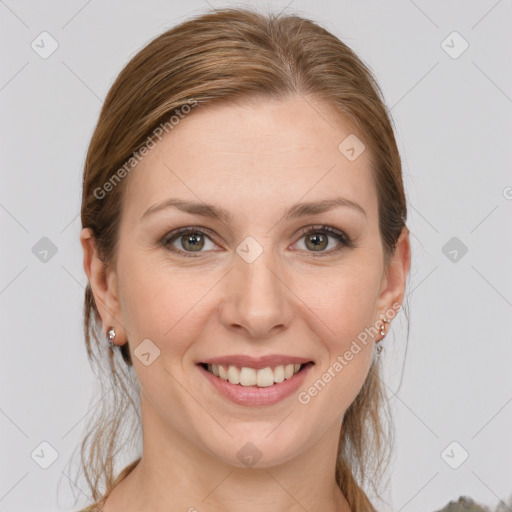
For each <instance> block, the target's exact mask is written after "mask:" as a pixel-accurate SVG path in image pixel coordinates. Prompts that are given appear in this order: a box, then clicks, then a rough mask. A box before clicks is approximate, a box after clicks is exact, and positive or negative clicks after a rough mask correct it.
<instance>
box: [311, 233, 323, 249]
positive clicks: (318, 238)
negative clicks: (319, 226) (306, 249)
mask: <svg viewBox="0 0 512 512" xmlns="http://www.w3.org/2000/svg"><path fill="white" fill-rule="evenodd" d="M309 241H313V246H312V248H313V250H314V251H318V250H320V249H325V241H326V237H325V236H324V235H322V234H319V233H314V234H312V235H310V237H309Z"/></svg>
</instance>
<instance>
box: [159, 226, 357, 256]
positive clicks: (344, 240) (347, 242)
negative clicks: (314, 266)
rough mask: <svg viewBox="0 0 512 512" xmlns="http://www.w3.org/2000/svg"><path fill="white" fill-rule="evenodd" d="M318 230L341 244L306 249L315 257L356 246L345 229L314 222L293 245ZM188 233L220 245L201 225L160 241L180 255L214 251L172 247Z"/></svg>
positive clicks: (175, 233)
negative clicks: (327, 247) (204, 237)
mask: <svg viewBox="0 0 512 512" xmlns="http://www.w3.org/2000/svg"><path fill="white" fill-rule="evenodd" d="M317 231H323V232H325V233H327V234H328V235H329V236H331V237H333V238H336V239H338V242H339V246H338V247H335V248H334V249H330V250H328V251H318V252H317V253H316V254H315V251H306V252H308V253H309V254H310V255H313V257H315V256H320V257H321V256H327V255H331V254H333V253H336V252H338V251H339V250H342V249H344V248H352V247H354V244H353V242H352V239H351V238H350V237H349V236H348V235H347V234H346V233H345V232H344V231H342V230H340V229H337V228H334V227H332V226H330V225H328V224H314V225H310V226H306V227H304V228H302V229H301V230H299V233H298V235H297V236H298V238H297V240H296V241H295V242H294V243H293V245H295V244H296V243H297V242H298V241H299V240H300V239H301V238H302V237H304V236H305V235H307V234H309V233H314V232H317ZM187 233H201V234H204V235H206V236H208V238H210V239H211V240H212V242H214V243H215V244H216V245H218V244H217V242H216V241H215V240H216V238H217V235H216V234H215V233H214V232H213V231H211V230H210V229H208V228H204V227H200V226H185V227H182V228H177V229H174V230H172V231H170V232H167V233H166V234H165V235H164V236H163V237H160V243H161V244H162V245H163V246H164V247H165V248H166V249H167V250H169V251H171V252H173V253H176V254H179V255H183V256H185V257H192V258H195V257H199V256H200V255H201V254H208V253H210V252H212V251H211V250H209V251H198V252H197V253H195V254H197V256H196V255H194V252H191V251H184V250H180V249H176V248H174V247H172V248H171V246H170V242H171V241H174V240H175V239H178V238H179V236H180V235H184V234H187ZM215 252H217V251H215Z"/></svg>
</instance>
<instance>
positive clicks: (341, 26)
mask: <svg viewBox="0 0 512 512" xmlns="http://www.w3.org/2000/svg"><path fill="white" fill-rule="evenodd" d="M208 4H210V6H213V7H223V6H226V5H233V3H230V2H222V1H214V0H209V2H208V3H207V2H206V1H204V0H197V1H187V2H184V1H174V2H171V1H169V0H167V1H163V0H162V1H157V0H152V1H149V2H134V1H131V2H126V1H125V2H121V1H119V0H117V1H115V2H114V1H112V2H108V3H107V2H100V1H98V0H92V1H91V0H90V1H88V2H87V1H84V0H73V1H66V2H64V1H60V2H58V1H45V2H37V1H35V0H34V1H17V2H16V1H15V0H6V1H0V39H1V41H0V51H1V57H2V66H1V69H2V74H1V78H0V105H1V109H2V124H1V145H2V165H1V189H0V225H1V229H2V252H1V268H0V315H1V320H2V341H1V343H2V345H1V347H2V350H1V355H2V357H1V358H0V365H1V367H0V368H1V369H0V376H1V377H0V378H1V379H2V380H1V383H0V384H1V385H0V389H1V394H0V432H1V437H0V449H1V453H0V461H1V473H0V510H1V511H12V512H17V511H36V510H37V511H39V512H43V511H53V510H58V509H73V507H74V505H73V493H75V494H78V495H81V490H80V488H79V486H76V485H75V484H73V483H70V482H69V480H68V478H67V474H68V473H67V463H68V459H69V457H70V456H71V454H72V451H73V450H74V449H75V448H76V445H77V443H78V442H79V440H80V436H81V433H82V428H83V426H84V421H85V419H86V418H87V416H88V414H90V412H91V411H92V409H93V405H94V401H93V400H92V399H91V394H92V392H93V390H94V381H93V375H92V373H91V370H90V368H89V366H88V362H87V358H86V353H85V346H84V342H83V337H82V302H83V291H84V286H85V283H86V276H85V273H84V271H83V268H82V253H81V247H80V244H79V239H78V237H79V231H80V218H79V211H80V191H81V173H82V165H83V162H84V157H85V152H86V149H87V145H88V143H89V139H90V136H91V134H92V130H93V127H94V125H95V123H96V120H97V116H98V113H99V109H100V107H101V104H102V100H103V98H104V97H105V95H106V93H107V91H108V89H109V87H110V85H111V83H112V81H113V80H114V78H115V77H116V75H117V73H118V72H119V71H120V70H121V68H122V67H123V66H124V64H125V63H126V62H127V61H128V59H129V58H130V57H131V56H132V55H133V54H134V53H135V52H136V51H137V50H139V49H140V48H141V47H142V46H143V45H144V44H146V43H147V42H149V40H150V39H152V38H153V37H155V36H156V35H158V34H160V33H161V32H163V31H164V30H166V29H167V28H170V27H171V26H173V25H174V24H176V23H178V22H180V21H183V20H184V19H186V18H188V17H189V16H190V15H192V14H198V13H200V12H201V11H203V10H204V9H206V8H208V7H209V5H208ZM253 4H254V2H253ZM237 5H242V3H241V2H238V4H237ZM259 5H260V6H261V7H262V8H264V7H265V6H271V7H273V8H274V9H275V10H276V11H278V10H281V9H283V8H287V10H288V11H289V12H297V13H299V14H303V15H305V16H307V17H310V18H312V19H314V20H316V21H318V22H319V23H321V24H322V25H323V26H325V27H326V28H327V29H328V30H331V31H332V32H333V33H335V34H336V35H337V36H338V37H340V38H341V39H342V40H343V41H345V42H346V43H347V44H349V46H351V47H352V48H353V49H354V50H355V51H356V52H357V53H358V54H359V56H360V57H361V58H362V59H363V60H364V61H365V62H366V63H367V64H368V65H369V66H370V67H371V69H372V70H373V71H374V73H375V75H376V77H377V80H378V81H379V83H380V85H381V87H382V89H383V92H384V95H385V98H386V102H387V104H388V105H389V106H390V107H391V109H392V115H393V118H394V122H395V124H396V133H397V137H398V142H399V147H400V150H401V154H402V157H403V164H404V174H405V180H406V187H407V194H408V201H409V212H410V217H409V220H408V226H409V228H410V229H411V231H412V250H413V265H412V269H411V277H410V286H409V291H408V301H409V304H410V310H411V331H410V338H409V346H408V351H407V354H406V353H405V351H404V345H405V319H404V317H403V313H401V314H400V315H399V317H398V318H397V320H396V321H395V322H394V323H393V328H392V333H391V335H390V336H388V337H387V338H386V341H385V345H386V348H385V351H384V352H383V354H382V356H383V357H384V360H385V369H386V382H387V385H388V386H389V392H390V395H393V396H392V408H393V411H394V414H395V421H396V427H397V429H396V440H397V444H396V452H395V456H394V458H393V465H392V467H391V468H390V469H391V472H390V481H391V487H390V491H389V494H388V501H389V504H387V505H385V504H382V505H381V507H380V510H381V511H383V512H386V511H391V510H393V511H394V512H398V511H404V512H423V511H434V510H436V509H439V508H441V507H442V506H443V505H445V504H446V503H447V502H448V501H449V500H454V499H456V498H457V497H458V496H459V495H462V494H463V495H468V496H471V497H472V498H474V499H475V500H477V501H479V502H481V503H483V504H487V505H489V506H491V507H495V506H496V505H497V504H498V502H499V500H500V499H502V500H506V501H508V499H509V496H510V495H511V494H512V469H511V467H512V464H511V461H512V442H511V436H510V433H511V432H512V379H511V372H510V362H511V360H512V357H511V356H512V343H511V342H512V336H511V330H512V329H511V327H512V326H511V322H510V319H511V308H512V271H511V265H510V261H511V260H510V254H511V252H512V230H511V218H512V173H511V166H510V163H511V158H510V153H511V150H510V147H511V142H512V139H511V133H512V121H511V120H512V116H511V114H512V100H511V96H512V72H511V68H510V61H511V59H510V48H511V38H512V35H511V32H510V24H511V22H512V2H511V1H510V0H501V1H495V0H489V1H487V0H485V1H484V0H482V1H449V2H444V1H437V2H427V1H425V0H415V1H414V2H413V1H412V0H397V1H389V0H388V1H384V2H382V1H369V0H365V1H359V2H356V1H350V2H349V1H325V2H319V1H301V0H295V1H292V2H290V3H289V4H288V7H287V3H286V2H277V1H276V2H265V3H260V4H259ZM43 31H47V32H49V33H50V34H51V36H52V37H53V38H54V39H55V40H56V41H57V42H58V48H57V50H56V51H55V52H54V53H53V54H52V55H51V56H49V57H48V58H46V59H43V58H41V57H40V55H39V54H38V53H36V51H35V50H34V49H33V48H32V47H31V43H32V41H36V43H38V41H39V43H38V44H39V45H40V46H42V44H43V43H41V42H40V40H41V38H40V37H39V35H40V34H41V32H43ZM454 31H456V32H458V34H460V36H459V35H456V34H455V35H453V34H452V32H454ZM450 34H452V35H450ZM443 41H445V42H444V43H443ZM464 41H467V44H468V45H469V46H468V48H467V49H466V50H465V51H464V52H463V53H461V51H462V50H463V49H464V47H465V43H464ZM36 43H35V44H36ZM49 47H50V46H49V39H47V40H46V43H45V48H46V49H48V48H49ZM39 51H41V50H39ZM450 54H451V55H450ZM459 54H460V55H459ZM44 237H47V238H48V239H49V240H50V241H51V244H49V242H48V240H43V241H41V239H42V238H44ZM453 237H456V238H455V240H452V241H451V242H450V240H451V239H452V238H453ZM446 244H448V245H446ZM462 244H463V245H462ZM51 245H54V246H55V249H56V250H57V252H56V253H55V254H52V252H51V249H50V252H48V253H47V254H45V253H44V252H42V251H44V250H45V249H48V247H49V246H50V247H51ZM464 246H465V247H466V248H467V253H466V254H463V252H464V251H463V248H464ZM55 249H54V250H55ZM454 250H455V251H457V252H456V253H455V252H453V251H454ZM400 384H401V385H400ZM399 385H400V386H399ZM397 390H398V391H397ZM395 392H396V394H394V393H395ZM42 442H47V443H49V444H50V445H51V446H53V447H54V449H55V450H56V451H57V453H58V458H57V459H56V460H55V462H54V463H53V464H52V465H51V466H50V467H48V469H43V468H41V467H40V465H39V464H44V459H45V457H46V458H48V457H49V456H50V455H49V454H50V453H51V452H50V449H49V448H47V447H45V445H43V447H41V446H40V443H42ZM452 442H456V443H457V444H455V445H452V446H451V447H449V448H448V450H447V451H445V449H446V448H447V447H448V446H449V445H450V444H451V443H452ZM41 449H42V450H43V451H41ZM34 451H35V455H34V458H32V456H31V454H32V453H33V452H34ZM465 452H467V453H468V455H469V456H468V458H467V460H466V461H465V462H464V463H463V464H462V465H460V466H459V467H457V468H456V469H454V468H453V467H451V466H450V464H451V465H452V466H457V465H458V464H460V462H461V460H462V458H463V455H464V453H465ZM43 453H44V456H43ZM37 454H39V458H38V457H37ZM36 461H37V463H36ZM46 462H49V459H47V460H46ZM448 462H449V463H450V464H448ZM57 488H58V490H57ZM81 497H82V498H83V499H84V501H86V497H85V496H83V495H81ZM75 509H76V507H75Z"/></svg>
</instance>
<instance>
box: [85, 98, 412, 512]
mask: <svg viewBox="0 0 512 512" xmlns="http://www.w3.org/2000/svg"><path fill="white" fill-rule="evenodd" d="M313 105H314V108H313ZM330 112H331V111H330V109H329V108H328V107H327V106H326V105H324V104H321V103H318V102H314V101H313V99H311V98H309V99H308V101H305V99H304V98H302V97H300V96H295V97H292V98H289V99H287V100H286V101H284V100H283V101H280V102H265V103H262V104H261V105H259V106H255V105H253V104H245V105H244V106H239V105H229V106H226V105H222V106H209V107H208V108H197V109H196V110H194V111H193V112H192V113H191V114H190V115H189V116H188V117H186V118H185V119H184V120H182V121H180V123H179V125H177V126H176V127H175V128H174V130H173V131H172V132H171V133H170V134H169V135H168V136H166V137H165V138H164V139H163V140H162V141H160V142H158V143H157V145H156V147H155V148H154V149H152V150H151V151H150V152H149V154H148V155H147V156H146V157H145V158H144V159H143V160H142V161H141V162H140V163H139V164H138V165H137V167H136V168H135V169H133V170H132V172H131V173H130V175H129V176H128V177H127V178H125V179H127V183H126V185H127V188H126V190H125V194H126V200H125V201H124V203H123V211H122V220H121V226H120V238H119V245H118V250H119V253H118V254H119V258H118V261H117V265H116V266H115V267H110V268H107V267H106V266H105V265H104V264H103V263H102V261H101V260H100V259H99V257H98V255H97V252H96V250H95V247H94V240H93V238H92V237H91V232H90V230H89V229H83V230H82V233H81V243H82V247H83V250H84V269H85V271H86V273H87V276H88V278H89V281H90V283H91V286H92V289H93V293H94V297H95V299H96V303H97V304H98V307H99V313H100V315H101V320H102V323H103V332H106V330H107V329H108V327H109V326H114V327H115V329H116V332H117V336H116V339H115V342H116V343H118V344H123V343H125V342H126V341H127V340H129V344H130V350H131V353H132V360H133V362H134V368H135V371H136V374H137V378H138V380H139V382H140V386H141V403H142V419H143V432H144V434H143V442H144V450H143V458H142V460H141V462H140V463H139V464H138V466H137V467H136V468H135V469H134V470H133V472H132V473H131V474H130V475H129V476H128V477H127V478H126V479H125V480H124V481H122V482H121V483H120V484H119V485H118V486H117V487H116V488H115V489H114V490H113V491H112V493H111V494H110V496H109V497H108V499H107V501H106V504H105V506H104V512H117V511H121V510H123V511H127V512H131V511H138V512H141V511H152V512H159V511H165V512H169V511H187V510H190V511H193V510H195V509H196V510H198V511H201V512H203V511H216V510H223V511H228V512H229V511H235V510H236V511H237V512H249V511H250V512H252V511H254V510H255V508H254V507H255V504H257V509H258V510H265V511H266V512H283V511H299V510H300V511H302V512H303V511H304V510H308V511H313V510H322V511H327V512H329V511H335V510H336V511H340V510H341V511H344V512H347V511H349V510H350V509H349V506H348V503H347V501H346V499H345V497H344V496H343V495H342V493H341V491H340V490H339V488H338V487H337V485H336V483H335V479H334V474H335V457H336V449H337V444H338V439H339V433H340V429H341V425H342V419H343V415H344V413H345V411H346V409H347V408H348V407H349V405H350V404H351V403H352V402H353V400H354V398H355V397H356V395H357V393H358V392H359V390H360V389H361V386H362V385H363V382H364V380H365V378H366V376H367V374H368V371H369V368H370V364H371V360H372V357H373V352H374V350H375V341H376V339H380V336H379V335H378V334H377V335H375V339H374V338H370V339H369V341H368V343H367V344H360V347H361V350H360V351H359V352H358V353H357V355H355V356H354V357H353V359H352V360H351V361H350V362H349V363H348V364H347V365H346V366H345V367H344V368H343V370H342V371H341V372H339V373H337V374H336V377H335V378H333V379H332V380H331V382H329V383H328V384H327V385H326V386H325V387H324V389H322V391H321V392H319V393H318V394H317V395H316V396H315V397H314V398H312V399H311V401H310V402H309V403H308V404H306V405H304V404H301V403H299V401H298V397H297V395H298V392H300V391H304V390H307V389H308V388H309V387H310V386H311V385H312V384H313V383H314V382H315V381H316V380H317V379H319V378H320V377H321V375H322V374H323V373H324V372H325V371H327V369H328V368H329V367H331V366H332V364H333V362H334V361H336V359H337V358H338V356H340V355H343V354H344V353H345V352H346V351H347V350H349V348H350V346H351V344H352V342H353V341H354V340H356V339H357V336H358V334H360V333H361V332H363V331H364V330H365V328H368V327H370V326H375V325H379V324H378V321H379V319H380V314H385V313H386V311H389V310H390V309H391V308H392V306H393V304H395V305H396V304H401V303H402V299H403V295H404V290H405V283H406V278H407V274H408V272H409V267H410V247H409V233H408V230H407V228H404V229H403V231H402V234H401V236H400V239H399V242H398V245H397V248H396V250H395V253H394V255H393V256H392V259H391V262H390V265H389V267H385V265H384V254H383V247H382V242H381V239H380V235H379V230H378V212H377V192H376V189H375V184H374V181H373V177H372V174H371V170H370V158H371V157H370V152H369V151H368V150H366V151H364V152H363V153H362V154H361V155H360V156H359V157H358V158H357V159H356V160H355V161H349V160H348V159H347V158H346V157H345V156H344V155H343V154H342V153H341V152H340V151H339V150H338V145H339V144H340V142H341V141H343V140H344V139H345V137H347V136H348V135H349V134H351V133H355V132H354V131H353V130H352V128H351V127H350V126H349V125H348V124H347V123H346V122H344V121H343V120H341V119H339V118H337V119H336V120H335V119H334V118H332V117H330ZM361 138H362V137H361ZM339 195H341V196H343V197H345V198H349V199H351V200H352V201H355V202H357V203H358V204H359V205H360V206H361V207H362V208H363V209H364V210H365V212H366V215H364V214H362V213H359V212H358V211H357V210H356V209H354V208H350V207H346V206H345V207H336V208H333V209H331V210H329V211H327V212H324V213H321V214H314V215H307V216H305V217H302V218H297V219H295V220H286V219H284V218H283V212H284V211H285V210H286V209H287V208H289V207H291V206H292V205H294V204H295V203H298V202H304V201H317V200H323V199H328V198H333V197H335V196H339ZM169 197H177V198H181V199H186V200H191V201H199V202H206V203H212V204H215V205H217V206H219V207H223V208H225V209H227V210H228V211H229V212H230V213H231V214H232V215H233V220H232V222H231V223H229V224H228V223H224V222H222V221H220V220H215V219H210V218H206V217H201V216H199V215H193V214H190V213H186V212H182V211H180V210H178V209H176V208H168V209H165V210H162V211H160V212H158V213H154V214H152V215H149V216H148V217H147V218H146V219H145V220H143V221H141V220H140V218H141V216H142V214H143V213H144V212H145V211H146V210H147V209H148V208H150V207H151V206H153V205H155V204H157V203H160V202H161V201H164V200H166V199H167V198H169ZM318 224H326V225H328V226H331V227H333V228H335V229H338V230H341V231H342V232H344V233H346V234H347V235H348V236H349V237H350V238H351V239H352V241H353V244H354V246H353V247H345V246H343V244H342V243H341V242H339V241H338V240H337V239H336V238H334V237H332V235H330V234H329V233H325V232H322V233H324V237H325V236H327V235H328V236H329V239H328V240H329V245H328V246H327V245H321V247H322V249H321V251H320V252H317V251H314V249H312V247H313V246H314V244H312V243H311V239H312V238H313V236H312V235H311V234H310V235H309V236H307V235H304V234H302V233H301V229H303V228H308V227H311V226H314V225H318ZM186 226H193V227H196V228H197V227H202V228H206V229H208V230H210V232H211V233H212V236H209V235H208V234H206V235H205V237H204V246H202V247H201V248H200V249H199V250H200V252H199V253H198V252H193V248H192V249H191V248H190V246H187V245H185V246H183V245H182V244H181V241H184V243H185V244H186V241H187V237H186V236H178V237H177V238H175V239H174V240H173V241H172V244H173V247H174V248H175V249H176V250H177V251H180V250H181V251H182V252H181V254H183V253H185V256H180V253H177V252H172V251H171V250H169V249H168V248H166V247H165V245H164V243H163V242H160V240H161V238H163V237H164V235H166V234H168V233H170V232H171V231H172V230H174V229H176V228H180V227H186ZM247 236H251V237H253V238H254V239H255V240H256V241H257V242H258V243H259V244H260V246H261V248H262V249H263V252H262V254H261V255H260V256H259V257H258V258H257V259H256V260H255V261H253V262H252V263H250V264H249V263H247V262H246V261H245V260H244V259H243V258H241V257H240V256H239V255H238V254H237V252H236V248H237V246H238V245H239V244H240V243H241V242H242V241H243V240H244V239H245V238H246V237H247ZM336 248H340V250H338V251H336V250H335V249H336ZM187 250H188V252H186V251H187ZM322 251H323V252H322ZM187 254H188V255H190V254H191V256H190V257H187ZM322 254H325V255H322ZM387 328H388V329H389V325H388V326H387ZM386 332H388V331H386ZM146 338H149V339H150V340H151V341H152V342H153V343H154V344H155V345H156V346H158V348H159V349H160V355H159V357H157V358H156V359H155V360H154V361H153V362H152V363H151V364H150V365H148V366H146V365H144V364H143V363H142V362H141V361H140V360H139V359H138V358H137V357H136V356H135V355H134V353H133V351H134V350H135V349H136V347H137V346H138V345H139V343H140V342H141V341H142V340H144V339H146ZM234 353H235V354H246V355H252V356H255V357H257V356H259V355H263V354H288V355H296V356H302V357H306V358H308V359H310V360H312V361H314V362H315V365H314V366H313V368H312V370H311V371H310V373H309V375H308V376H307V379H306V381H305V382H304V383H303V385H302V386H301V387H300V389H299V391H298V392H296V393H293V394H292V395H291V396H290V397H288V398H286V399H284V400H282V401H281V402H279V403H277V404H275V405H272V406H258V407H247V406H241V405H236V404H234V403H232V402H230V401H228V400H227V399H226V398H224V397H223V396H222V395H220V394H219V393H218V392H217V391H216V390H215V389H214V388H213V386H212V385H211V384H210V383H209V382H208V381H207V379H205V378H204V376H202V375H201V374H200V373H199V370H198V369H197V367H196V366H195V362H196V361H198V360H204V359H206V358H211V357H216V356H221V355H226V354H234ZM248 441H250V442H251V443H253V444H254V445H255V446H256V447H257V449H258V450H259V452H260V453H261V454H262V457H261V459H260V460H259V462H258V463H257V464H256V465H255V466H253V467H252V468H248V467H245V466H244V464H243V463H241V461H240V460H239V459H238V457H237V452H238V450H239V449H240V448H242V447H243V446H244V445H245V444H246V443H247V442H248ZM192 507H194V508H192Z"/></svg>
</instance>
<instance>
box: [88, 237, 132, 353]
mask: <svg viewBox="0 0 512 512" xmlns="http://www.w3.org/2000/svg"><path fill="white" fill-rule="evenodd" d="M80 243H81V244H82V249H83V252H84V261H83V264H84V270H85V273H86V274H87V277H88V279H89V283H90V285H91V288H92V293H93V295H94V301H95V302H96V307H97V308H98V312H99V314H100V317H101V323H102V330H103V334H104V335H105V336H106V332H107V330H108V329H109V328H110V327H114V328H115V330H116V337H115V343H116V345H122V344H123V343H124V342H125V341H126V339H125V338H126V332H125V330H124V328H123V325H122V315H121V304H120V301H119V298H118V290H117V280H116V274H115V272H114V271H112V269H111V268H110V267H108V266H107V265H106V264H105V263H104V262H103V261H102V260H101V258H100V256H99V253H98V250H97V248H96V241H95V238H94V234H93V232H92V230H91V229H90V228H83V229H82V231H81V232H80Z"/></svg>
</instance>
